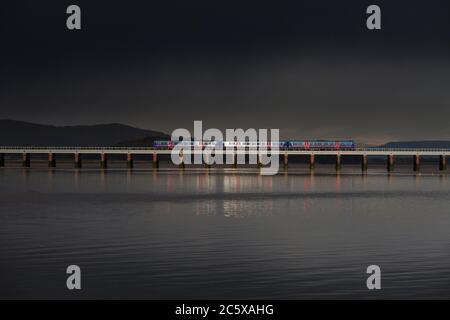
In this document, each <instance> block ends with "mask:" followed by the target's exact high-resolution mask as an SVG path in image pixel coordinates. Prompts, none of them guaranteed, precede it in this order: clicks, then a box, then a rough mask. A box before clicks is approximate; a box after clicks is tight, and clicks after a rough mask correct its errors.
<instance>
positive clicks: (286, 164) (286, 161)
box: [283, 153, 289, 170]
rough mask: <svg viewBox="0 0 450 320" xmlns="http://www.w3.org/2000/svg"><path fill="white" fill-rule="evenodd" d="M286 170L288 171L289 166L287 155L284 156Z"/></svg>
mask: <svg viewBox="0 0 450 320" xmlns="http://www.w3.org/2000/svg"><path fill="white" fill-rule="evenodd" d="M283 164H284V170H287V168H288V166H289V155H288V154H287V153H285V154H284V162H283Z"/></svg>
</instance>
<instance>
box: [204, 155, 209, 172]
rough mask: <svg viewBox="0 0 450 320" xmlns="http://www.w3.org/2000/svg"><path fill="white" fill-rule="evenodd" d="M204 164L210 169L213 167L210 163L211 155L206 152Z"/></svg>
mask: <svg viewBox="0 0 450 320" xmlns="http://www.w3.org/2000/svg"><path fill="white" fill-rule="evenodd" d="M203 162H204V163H203V165H204V166H205V168H206V169H210V168H211V164H209V155H207V154H205V158H204V161H203Z"/></svg>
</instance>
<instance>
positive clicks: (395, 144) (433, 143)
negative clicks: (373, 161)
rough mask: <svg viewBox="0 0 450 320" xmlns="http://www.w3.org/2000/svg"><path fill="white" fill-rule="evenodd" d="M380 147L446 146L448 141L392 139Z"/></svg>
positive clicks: (448, 144) (449, 144)
mask: <svg viewBox="0 0 450 320" xmlns="http://www.w3.org/2000/svg"><path fill="white" fill-rule="evenodd" d="M380 147H381V148H443V149H445V148H448V149H450V141H441V140H430V141H394V142H389V143H386V144H383V145H381V146H380Z"/></svg>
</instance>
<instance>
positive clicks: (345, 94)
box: [0, 0, 450, 141]
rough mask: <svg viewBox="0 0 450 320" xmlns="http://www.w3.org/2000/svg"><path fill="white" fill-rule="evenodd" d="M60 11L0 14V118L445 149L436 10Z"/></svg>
mask: <svg viewBox="0 0 450 320" xmlns="http://www.w3.org/2000/svg"><path fill="white" fill-rule="evenodd" d="M74 3H76V4H78V5H80V6H81V8H82V13H83V16H82V17H83V19H82V23H83V29H82V30H81V31H76V32H71V31H68V30H66V29H65V19H66V14H65V8H66V7H67V6H68V5H69V4H72V2H68V1H48V0H47V1H39V2H37V1H17V2H11V3H8V4H5V5H3V7H2V11H1V16H0V19H1V20H0V27H1V35H2V45H1V48H2V50H1V53H0V55H1V62H0V72H1V74H2V77H1V79H0V85H1V87H0V106H1V107H0V117H3V118H15V119H20V120H29V121H39V122H44V123H54V124H73V123H98V122H123V123H128V124H132V125H138V126H141V127H145V128H151V129H156V130H164V131H171V130H172V129H174V128H176V127H180V126H183V127H186V126H191V125H192V121H193V120H204V121H205V125H207V126H209V127H212V126H214V127H220V128H224V127H238V126H240V127H279V128H280V129H281V133H282V135H283V136H285V137H288V136H289V137H294V136H295V137H299V138H300V137H318V138H319V137H323V138H333V137H342V138H344V137H345V138H357V139H360V140H365V141H380V140H385V139H387V140H390V139H419V138H429V139H448V138H450V132H449V129H447V127H448V125H447V123H446V121H445V119H448V117H449V116H450V108H449V106H450V91H449V90H448V88H449V85H450V61H449V56H450V55H449V54H450V45H449V44H450V41H449V40H450V2H448V1H439V0H437V1H432V2H430V1H424V0H422V1H406V0H404V1H377V2H376V3H377V4H378V5H380V6H381V8H382V21H383V30H381V31H376V32H370V31H368V30H367V29H366V28H365V9H366V7H367V6H368V5H369V4H372V1H364V0H363V1H361V0H351V1H345V3H343V2H339V1H331V0H328V1H300V0H295V1H265V0H263V1H261V0H260V1H235V0H231V1H195V0H194V1H179V0H173V1H160V2H155V1H127V2H120V3H117V2H114V1H76V2H74Z"/></svg>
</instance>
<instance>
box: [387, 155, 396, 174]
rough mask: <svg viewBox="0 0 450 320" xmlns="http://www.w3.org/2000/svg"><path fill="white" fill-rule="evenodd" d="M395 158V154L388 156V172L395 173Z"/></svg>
mask: <svg viewBox="0 0 450 320" xmlns="http://www.w3.org/2000/svg"><path fill="white" fill-rule="evenodd" d="M394 164H395V157H394V155H393V154H390V155H388V156H387V171H389V172H392V171H394Z"/></svg>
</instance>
